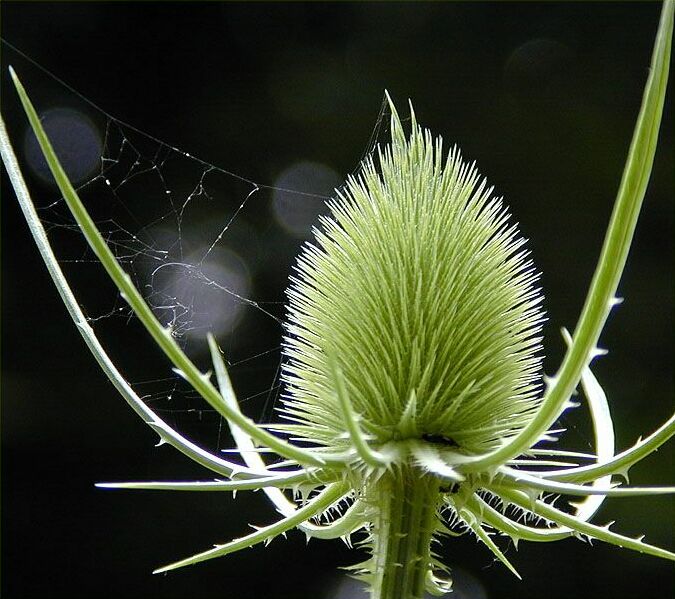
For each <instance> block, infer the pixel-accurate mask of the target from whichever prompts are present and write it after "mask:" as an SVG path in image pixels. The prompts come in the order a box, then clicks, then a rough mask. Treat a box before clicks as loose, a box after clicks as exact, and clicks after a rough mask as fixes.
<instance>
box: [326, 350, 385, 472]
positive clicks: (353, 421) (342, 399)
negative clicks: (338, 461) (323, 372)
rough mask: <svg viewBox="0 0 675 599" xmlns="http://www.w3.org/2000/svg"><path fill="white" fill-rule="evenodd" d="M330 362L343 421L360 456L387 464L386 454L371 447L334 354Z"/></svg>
mask: <svg viewBox="0 0 675 599" xmlns="http://www.w3.org/2000/svg"><path fill="white" fill-rule="evenodd" d="M328 363H329V367H330V370H331V373H332V375H333V382H334V384H335V394H336V395H337V398H338V402H339V403H340V407H341V408H342V416H343V421H344V423H345V426H346V427H347V432H348V433H349V437H350V438H351V440H352V443H353V444H354V448H355V449H356V452H357V453H358V454H359V456H360V458H361V459H362V460H363V461H364V462H365V463H366V464H368V465H370V466H374V467H379V466H383V465H385V464H386V463H387V458H386V456H384V455H383V454H381V453H380V452H377V451H375V450H374V449H372V448H371V447H370V445H369V444H368V441H367V440H366V437H365V435H364V434H363V431H362V430H361V427H360V426H359V423H358V416H357V415H356V413H355V412H354V408H353V406H352V402H351V401H350V400H349V392H348V391H347V386H346V385H345V379H344V376H343V374H342V371H341V370H340V366H339V365H338V363H337V360H336V359H335V357H334V356H331V357H329V358H328Z"/></svg>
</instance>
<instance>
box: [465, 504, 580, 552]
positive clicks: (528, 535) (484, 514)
mask: <svg viewBox="0 0 675 599" xmlns="http://www.w3.org/2000/svg"><path fill="white" fill-rule="evenodd" d="M466 505H467V507H469V509H471V510H472V511H473V512H474V513H477V514H480V515H481V518H482V519H483V520H485V522H486V523H487V524H489V525H490V526H492V527H493V528H495V529H497V530H499V531H500V532H502V533H504V534H505V535H508V536H509V537H511V538H512V539H513V541H514V542H516V541H517V540H518V539H523V540H524V541H533V542H535V543H550V542H553V541H560V540H561V539H565V538H567V537H569V536H570V534H571V533H572V531H571V530H570V529H569V528H562V527H556V528H536V527H534V526H528V525H526V524H522V523H520V522H516V521H515V520H512V519H511V518H508V517H507V516H505V515H504V514H502V513H500V512H499V511H498V510H496V509H495V508H493V507H492V506H491V505H489V504H488V503H487V502H486V501H485V500H484V499H483V498H482V497H480V496H478V495H475V494H474V495H473V497H471V498H470V499H469V500H468V501H467V503H466Z"/></svg>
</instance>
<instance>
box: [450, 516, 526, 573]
mask: <svg viewBox="0 0 675 599" xmlns="http://www.w3.org/2000/svg"><path fill="white" fill-rule="evenodd" d="M458 513H459V516H460V517H461V518H462V520H463V521H464V522H465V523H466V525H467V526H468V527H469V528H470V529H471V530H472V531H473V532H474V533H475V535H476V536H477V537H478V538H479V539H480V540H481V541H483V543H484V544H485V545H486V546H487V547H488V549H489V550H490V551H492V553H493V554H494V555H495V557H496V558H497V559H498V560H499V561H500V562H502V564H504V565H505V566H506V567H507V568H508V569H509V570H510V571H511V573H512V574H513V575H514V576H515V577H516V578H517V579H518V580H522V577H521V576H520V574H518V570H516V569H515V567H514V566H513V564H512V563H511V562H510V561H509V560H508V559H507V558H506V556H505V555H504V553H503V552H502V551H501V549H499V547H497V545H496V544H495V542H494V541H493V540H492V539H491V538H490V536H489V535H488V534H487V533H486V532H485V531H484V530H483V527H482V526H481V523H480V521H479V520H478V518H477V517H476V515H475V514H474V513H473V512H471V511H469V510H468V509H465V508H462V509H460V510H459V512H458Z"/></svg>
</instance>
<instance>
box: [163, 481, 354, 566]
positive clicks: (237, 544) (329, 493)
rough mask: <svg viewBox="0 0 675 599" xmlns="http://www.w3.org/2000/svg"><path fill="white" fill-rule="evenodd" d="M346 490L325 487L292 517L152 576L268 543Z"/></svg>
mask: <svg viewBox="0 0 675 599" xmlns="http://www.w3.org/2000/svg"><path fill="white" fill-rule="evenodd" d="M346 490H347V488H346V486H345V485H344V484H335V485H331V486H329V487H327V488H326V490H325V491H322V492H321V493H320V494H319V495H317V496H316V497H315V498H314V499H313V500H312V501H310V502H308V503H307V505H305V506H303V507H301V508H300V509H298V510H297V511H296V512H295V513H294V514H293V515H291V516H288V517H286V518H284V519H282V520H279V521H278V522H275V523H274V524H271V525H270V526H265V527H263V528H260V529H259V530H257V531H256V532H253V533H251V534H250V535H246V536H245V537H242V538H240V539H235V540H233V541H230V542H229V543H225V544H223V545H216V546H215V547H214V548H213V549H209V550H208V551H203V552H202V553H197V554H196V555H193V556H192V557H188V558H186V559H182V560H180V561H177V562H174V563H172V564H169V565H167V566H163V567H161V568H158V569H157V570H155V571H154V572H153V574H160V573H161V572H168V571H169V570H175V569H177V568H183V567H184V566H190V565H192V564H196V563H199V562H203V561H206V560H210V559H214V558H216V557H221V556H223V555H227V554H228V553H234V552H235V551H239V550H240V549H246V548H247V547H252V546H253V545H257V544H258V543H266V542H269V541H271V540H272V539H273V538H274V537H276V536H278V535H280V534H282V533H284V532H286V531H287V530H290V529H291V528H295V527H296V526H297V525H298V524H300V523H301V522H303V521H304V520H307V519H308V518H312V517H313V516H316V515H317V514H319V513H321V512H322V511H324V510H325V509H327V508H328V507H329V506H330V505H332V504H333V503H334V502H336V501H338V500H339V499H340V497H341V496H342V495H343V494H344V493H345V491H346Z"/></svg>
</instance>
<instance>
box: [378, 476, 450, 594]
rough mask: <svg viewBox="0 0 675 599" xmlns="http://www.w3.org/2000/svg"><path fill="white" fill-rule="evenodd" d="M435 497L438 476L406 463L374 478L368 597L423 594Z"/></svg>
mask: <svg viewBox="0 0 675 599" xmlns="http://www.w3.org/2000/svg"><path fill="white" fill-rule="evenodd" d="M438 497H439V493H438V480H437V479H435V478H434V477H432V476H428V475H423V474H422V473H421V472H419V471H418V470H415V469H413V468H410V467H407V466H404V467H403V468H402V469H400V470H398V469H397V470H396V471H394V472H390V473H387V474H385V475H384V476H383V477H382V478H381V479H380V480H379V481H378V482H377V485H376V491H375V498H374V499H375V501H376V506H377V513H378V515H377V517H376V518H375V521H374V528H373V562H372V563H373V571H372V576H373V580H372V586H371V599H422V597H423V596H424V590H425V579H426V576H427V571H428V570H429V568H430V564H431V549H430V545H431V540H432V536H433V533H434V532H435V531H436V530H437V509H438Z"/></svg>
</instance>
